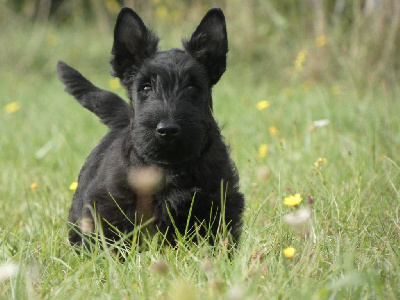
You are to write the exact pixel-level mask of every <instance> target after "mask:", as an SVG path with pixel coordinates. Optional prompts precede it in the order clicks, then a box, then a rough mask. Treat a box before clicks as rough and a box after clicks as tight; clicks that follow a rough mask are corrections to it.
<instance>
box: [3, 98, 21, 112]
mask: <svg viewBox="0 0 400 300" xmlns="http://www.w3.org/2000/svg"><path fill="white" fill-rule="evenodd" d="M20 108H21V105H20V104H19V103H18V102H16V101H14V102H10V103H8V104H6V105H5V106H4V111H5V112H6V113H8V114H13V113H15V112H17V111H19V109H20Z"/></svg>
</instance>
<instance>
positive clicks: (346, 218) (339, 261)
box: [0, 2, 400, 299]
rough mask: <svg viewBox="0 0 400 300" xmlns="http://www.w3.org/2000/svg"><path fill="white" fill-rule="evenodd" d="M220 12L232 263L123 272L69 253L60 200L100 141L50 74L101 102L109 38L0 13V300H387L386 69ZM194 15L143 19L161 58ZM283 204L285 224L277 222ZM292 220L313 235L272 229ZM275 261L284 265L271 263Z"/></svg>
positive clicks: (191, 261) (397, 291) (394, 267)
mask: <svg viewBox="0 0 400 300" xmlns="http://www.w3.org/2000/svg"><path fill="white" fill-rule="evenodd" d="M232 3H233V4H229V5H228V4H226V7H225V11H226V12H227V24H228V34H229V40H230V47H231V48H230V49H231V51H230V56H229V65H228V70H227V73H226V74H225V75H224V76H223V79H222V80H221V82H220V83H219V84H218V85H217V86H216V87H215V89H214V103H215V115H216V118H217V119H218V120H219V122H220V124H221V125H223V133H224V135H225V137H226V140H227V141H228V142H229V143H230V144H231V146H232V155H233V158H234V160H235V162H236V163H237V166H238V169H239V172H240V175H241V186H242V191H243V192H244V194H245V196H246V200H247V210H246V214H245V228H244V233H243V239H242V241H241V245H240V246H239V249H238V250H237V253H236V254H235V255H234V257H233V259H232V261H229V259H228V258H227V255H226V250H225V248H224V246H223V245H222V244H221V245H218V246H217V247H216V249H213V250H212V251H213V252H214V255H210V252H211V250H210V249H209V248H208V247H206V246H201V247H194V246H193V245H181V247H180V248H179V249H178V250H171V249H169V248H165V249H162V250H160V249H159V248H158V246H157V245H154V244H151V245H149V250H148V251H143V252H137V251H133V252H132V253H131V254H130V255H129V256H128V257H127V260H126V262H125V263H120V262H118V261H117V260H116V259H114V258H113V256H112V255H110V254H109V253H107V252H99V253H97V252H95V253H93V255H92V258H90V259H89V258H81V257H80V256H78V255H77V254H76V253H75V252H74V251H73V249H72V248H71V247H70V246H69V244H68V241H67V228H66V218H67V213H68V209H69V206H70V204H71V201H72V195H73V191H71V190H69V186H70V183H71V182H73V181H75V180H76V178H77V175H78V172H79V170H80V168H81V166H82V164H83V162H84V160H85V158H86V156H87V155H88V154H89V152H90V151H91V149H92V148H93V147H94V146H95V145H96V144H97V142H98V141H99V139H100V138H101V137H102V135H103V134H104V133H105V131H106V128H105V127H104V126H103V125H101V124H100V122H99V121H98V120H97V119H96V117H94V116H93V115H92V114H91V113H89V112H88V111H86V110H84V109H83V108H81V107H80V106H79V105H78V104H77V103H76V102H75V101H74V100H73V99H72V98H71V97H69V96H68V95H67V94H66V93H65V92H63V86H62V85H61V84H60V83H59V81H58V79H57V78H56V73H55V66H56V62H57V60H58V59H62V60H65V61H66V62H67V63H69V64H71V65H72V66H74V67H76V68H77V69H78V70H80V71H81V72H82V73H83V74H84V75H86V76H87V77H88V78H89V79H91V80H92V81H93V82H94V83H95V84H97V85H98V86H100V87H102V88H106V89H111V87H110V79H111V77H110V76H109V75H108V74H109V73H108V72H109V66H108V60H109V53H110V49H111V45H112V24H111V23H110V24H109V25H107V23H101V24H103V25H99V26H97V25H96V23H91V24H90V23H89V24H88V23H85V22H83V21H82V20H74V21H73V22H72V23H71V24H69V25H68V26H61V25H54V24H52V23H50V24H47V25H46V24H41V23H40V22H38V23H30V22H28V21H26V20H24V19H23V18H22V17H21V16H17V15H14V14H12V13H11V12H9V11H8V10H7V9H6V8H4V10H3V9H2V12H1V13H0V14H1V17H2V18H1V21H0V22H1V23H0V25H1V28H2V34H1V35H0V42H1V45H2V47H1V48H0V57H1V61H2V63H1V72H0V108H1V112H0V167H1V184H0V199H1V209H0V295H1V296H0V297H3V298H4V299H11V298H14V299H22V298H33V299H36V298H44V299H55V298H57V299H64V298H68V299H81V298H84V297H89V298H94V297H98V298H107V299H109V298H112V299H119V298H128V299H130V298H166V299H170V298H171V299H172V298H173V299H215V298H226V299H257V298H258V299H266V298H268V299H269V298H304V299H310V298H315V299H333V298H337V299H342V298H346V299H359V298H367V299H371V298H373V299H376V298H381V299H382V298H386V299H398V298H400V288H399V287H400V278H399V276H398V274H399V272H400V267H399V266H400V260H399V256H400V243H399V240H400V201H399V200H400V196H399V195H400V191H399V188H400V178H399V173H400V167H399V163H400V159H399V148H400V147H399V146H400V119H399V117H398V116H399V115H400V105H399V99H398V98H399V91H400V90H399V87H400V86H399V84H398V79H399V76H398V75H399V73H398V70H397V69H396V66H397V65H396V63H395V62H396V60H397V58H396V57H395V56H393V57H392V56H390V57H388V58H385V60H386V65H385V66H386V70H385V71H384V72H383V71H380V73H376V72H377V71H376V70H377V68H378V65H379V64H385V62H382V61H381V60H376V61H373V60H372V57H375V56H376V55H377V54H376V53H370V52H368V51H372V52H373V51H375V50H374V49H375V48H373V45H372V46H371V45H369V46H368V47H372V48H368V47H367V46H365V45H364V44H360V47H359V48H352V49H353V50H352V51H356V50H357V49H358V50H359V52H360V56H362V55H364V57H369V58H371V60H367V61H363V60H360V61H357V60H356V58H357V57H359V56H357V55H355V58H353V57H351V56H350V54H351V53H350V54H348V55H349V56H346V53H347V52H346V51H345V50H343V48H342V47H343V43H344V42H343V41H346V40H347V39H348V37H347V36H344V33H343V32H339V33H338V32H335V31H334V30H331V31H329V30H327V32H326V33H324V34H323V35H318V34H317V35H315V34H314V33H306V32H304V31H302V30H303V29H304V28H306V27H299V28H298V29H297V31H296V30H295V26H289V27H282V28H281V29H279V30H278V29H276V28H275V29H274V30H272V29H271V28H270V27H271V26H272V25H271V24H270V23H268V22H267V21H264V20H263V19H256V20H252V22H253V23H255V24H253V25H251V23H252V22H250V20H246V18H245V16H246V11H245V8H243V7H242V5H240V4H238V3H237V2H232ZM235 3H236V4H235ZM263 9H265V7H263ZM205 10H206V8H200V9H199V11H198V13H197V14H195V13H193V14H194V16H195V17H196V18H187V19H186V18H184V17H182V20H180V21H179V22H180V23H179V24H180V25H179V26H177V24H176V23H175V24H173V25H174V27H169V26H166V25H167V24H168V22H172V21H171V20H169V19H168V18H165V19H163V20H152V21H150V20H147V19H145V17H144V19H145V22H146V21H147V23H148V24H149V23H150V24H151V25H152V27H153V28H154V29H155V30H158V32H161V34H160V35H161V36H162V37H164V38H165V40H164V41H163V42H162V44H161V46H162V47H163V48H164V49H165V48H168V47H171V46H179V41H180V38H181V37H182V36H188V35H190V33H191V32H192V31H193V30H194V29H195V27H196V25H197V24H198V22H199V21H200V18H201V16H202V14H203V13H204V11H205ZM269 12H271V11H269ZM242 14H243V15H244V17H243V16H242V17H238V16H241V15H242ZM286 20H288V19H286ZM158 22H159V23H158ZM275 22H278V23H279V20H275ZM278 23H277V24H278ZM182 24H184V25H182ZM273 24H275V23H273ZM279 24H280V23H279ZM246 26H247V27H246ZM249 26H253V29H254V28H257V30H258V31H260V32H258V31H257V32H258V33H257V34H254V32H253V31H251V30H250V29H249V28H250V27H249ZM274 26H275V25H274ZM276 26H277V25H276ZM272 27H273V26H272ZM285 28H286V29H285ZM349 34H350V33H349ZM353 34H354V32H353ZM296 36H297V38H295V37H296ZM261 37H262V38H261ZM317 38H319V39H317ZM365 51H366V52H365ZM352 55H353V54H352ZM393 55H394V54H393ZM375 63H376V64H375ZM369 64H370V66H371V68H370V69H369V68H368V65H369ZM116 91H117V92H118V93H120V94H121V95H124V92H123V91H121V90H118V89H117V90H116ZM14 102H15V103H17V106H15V105H14V110H13V106H12V105H11V106H7V105H8V104H10V103H14ZM259 103H260V104H259ZM18 105H19V107H18ZM324 158H325V159H324ZM32 184H34V185H32ZM295 193H300V195H301V196H302V198H303V201H302V203H301V204H300V205H299V208H298V209H295V208H292V207H288V206H285V205H284V204H283V199H284V198H285V197H287V196H289V195H291V194H295ZM308 197H311V198H312V200H313V201H314V203H313V204H307V202H310V200H311V198H308ZM300 208H307V209H311V210H312V215H311V224H312V225H311V227H310V224H307V225H308V226H309V227H308V232H306V233H304V232H302V233H300V234H297V233H296V228H291V226H289V225H286V224H285V223H284V221H283V219H284V216H285V215H287V214H288V213H290V212H293V211H298V210H299V209H300ZM294 227H296V226H294ZM297 229H299V228H297ZM289 246H291V247H293V248H295V254H294V256H293V257H292V258H285V257H284V256H283V254H282V250H283V249H284V248H286V247H289ZM7 272H8V273H7ZM10 274H14V276H11V275H10ZM9 277H10V278H9Z"/></svg>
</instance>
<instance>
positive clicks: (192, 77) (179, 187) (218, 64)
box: [57, 8, 244, 245]
mask: <svg viewBox="0 0 400 300" xmlns="http://www.w3.org/2000/svg"><path fill="white" fill-rule="evenodd" d="M157 44H158V38H157V36H156V35H155V34H154V33H153V32H152V31H150V30H149V29H148V28H147V27H146V26H145V24H144V23H143V21H142V19H141V18H140V17H139V16H138V15H137V14H136V13H135V12H134V11H133V10H131V9H129V8H123V9H122V10H121V12H120V13H119V15H118V18H117V22H116V25H115V29H114V44H113V48H112V58H111V66H112V70H113V72H112V74H113V75H114V76H116V77H118V78H119V79H120V81H121V83H122V85H123V86H124V87H125V89H126V90H127V94H128V97H129V99H130V101H129V104H128V103H127V102H125V101H124V100H122V99H121V98H120V97H119V96H117V95H115V94H113V93H111V92H108V91H105V90H102V89H99V88H97V87H96V86H94V85H93V84H92V83H91V82H89V81H88V80H87V79H86V78H84V77H83V76H82V75H81V74H80V73H79V72H78V71H76V70H74V69H73V68H71V67H69V66H68V65H67V64H65V63H64V62H61V61H60V62H59V63H58V66H57V70H58V74H59V77H60V79H61V81H62V82H63V83H64V84H65V85H66V91H67V92H68V93H70V94H71V95H72V96H74V97H75V98H76V99H77V100H78V102H79V103H80V104H81V105H82V106H84V107H85V108H87V109H89V110H90V111H92V112H93V113H94V114H96V115H97V116H98V117H99V118H100V120H101V121H102V122H103V123H104V124H106V125H107V126H108V127H109V132H108V133H107V135H106V136H105V137H104V138H103V139H102V140H101V142H100V144H99V145H98V146H97V147H96V148H95V149H94V150H93V151H92V153H91V154H90V155H89V157H88V158H87V160H86V163H85V164H84V166H83V168H82V170H81V172H80V174H79V179H78V188H77V190H76V192H75V195H74V198H73V203H72V207H71V209H70V212H69V218H68V220H69V222H70V224H71V230H70V232H69V240H70V242H71V243H72V244H78V245H80V244H82V238H83V237H84V236H85V235H86V234H87V235H90V234H94V233H97V230H98V228H101V229H102V232H103V234H104V236H105V237H106V238H107V239H108V240H110V241H111V242H113V241H117V240H119V239H120V238H121V233H122V234H128V233H130V232H132V231H133V230H134V229H135V226H137V225H139V224H143V223H144V222H146V221H147V222H146V224H147V223H150V224H151V225H148V226H149V227H152V228H153V229H154V230H155V231H158V232H160V233H161V234H162V235H163V236H164V238H165V240H166V241H167V242H168V243H170V244H172V245H174V244H175V243H176V238H177V236H178V235H184V234H185V233H187V232H190V231H191V232H194V231H195V232H197V233H199V234H200V235H202V236H204V237H205V238H207V239H208V240H209V241H210V243H213V242H214V237H215V235H217V233H218V230H219V228H220V227H221V224H224V225H225V226H226V228H227V229H228V230H229V231H230V233H231V235H232V237H233V240H234V241H235V242H237V241H238V240H239V237H240V232H241V226H242V213H243V209H244V198H243V195H242V194H241V193H240V192H239V187H238V180H239V179H238V174H237V171H236V167H235V165H234V163H233V162H232V160H231V159H230V157H229V151H228V149H227V146H226V144H225V143H224V140H223V137H222V136H221V133H220V129H219V127H218V125H217V123H216V121H215V120H214V118H213V114H212V107H213V103H212V97H211V90H212V87H213V86H214V85H215V84H216V83H217V82H218V81H219V79H220V77H221V76H222V74H223V73H224V72H225V69H226V55H227V52H228V42H227V34H226V27H225V18H224V15H223V13H222V11H221V10H220V9H211V10H210V11H208V13H207V14H206V15H205V16H204V18H203V20H202V21H201V23H200V24H199V26H198V27H197V29H196V30H195V32H194V33H193V35H192V36H191V38H190V39H189V40H184V41H183V47H184V50H179V49H171V50H168V51H158V47H157ZM97 221H99V222H100V223H101V224H98V223H97ZM98 225H101V226H98Z"/></svg>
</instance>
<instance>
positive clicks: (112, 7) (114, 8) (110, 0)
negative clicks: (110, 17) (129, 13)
mask: <svg viewBox="0 0 400 300" xmlns="http://www.w3.org/2000/svg"><path fill="white" fill-rule="evenodd" d="M106 8H107V10H108V11H109V12H110V13H112V14H115V15H116V14H118V13H119V11H120V10H121V6H120V5H119V3H118V1H117V0H106Z"/></svg>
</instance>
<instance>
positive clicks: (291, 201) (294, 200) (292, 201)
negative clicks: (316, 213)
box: [283, 194, 303, 206]
mask: <svg viewBox="0 0 400 300" xmlns="http://www.w3.org/2000/svg"><path fill="white" fill-rule="evenodd" d="M302 200H303V198H301V196H300V194H294V195H290V196H289V197H285V198H284V199H283V204H285V205H288V206H297V205H299V204H300V202H301V201H302Z"/></svg>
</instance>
